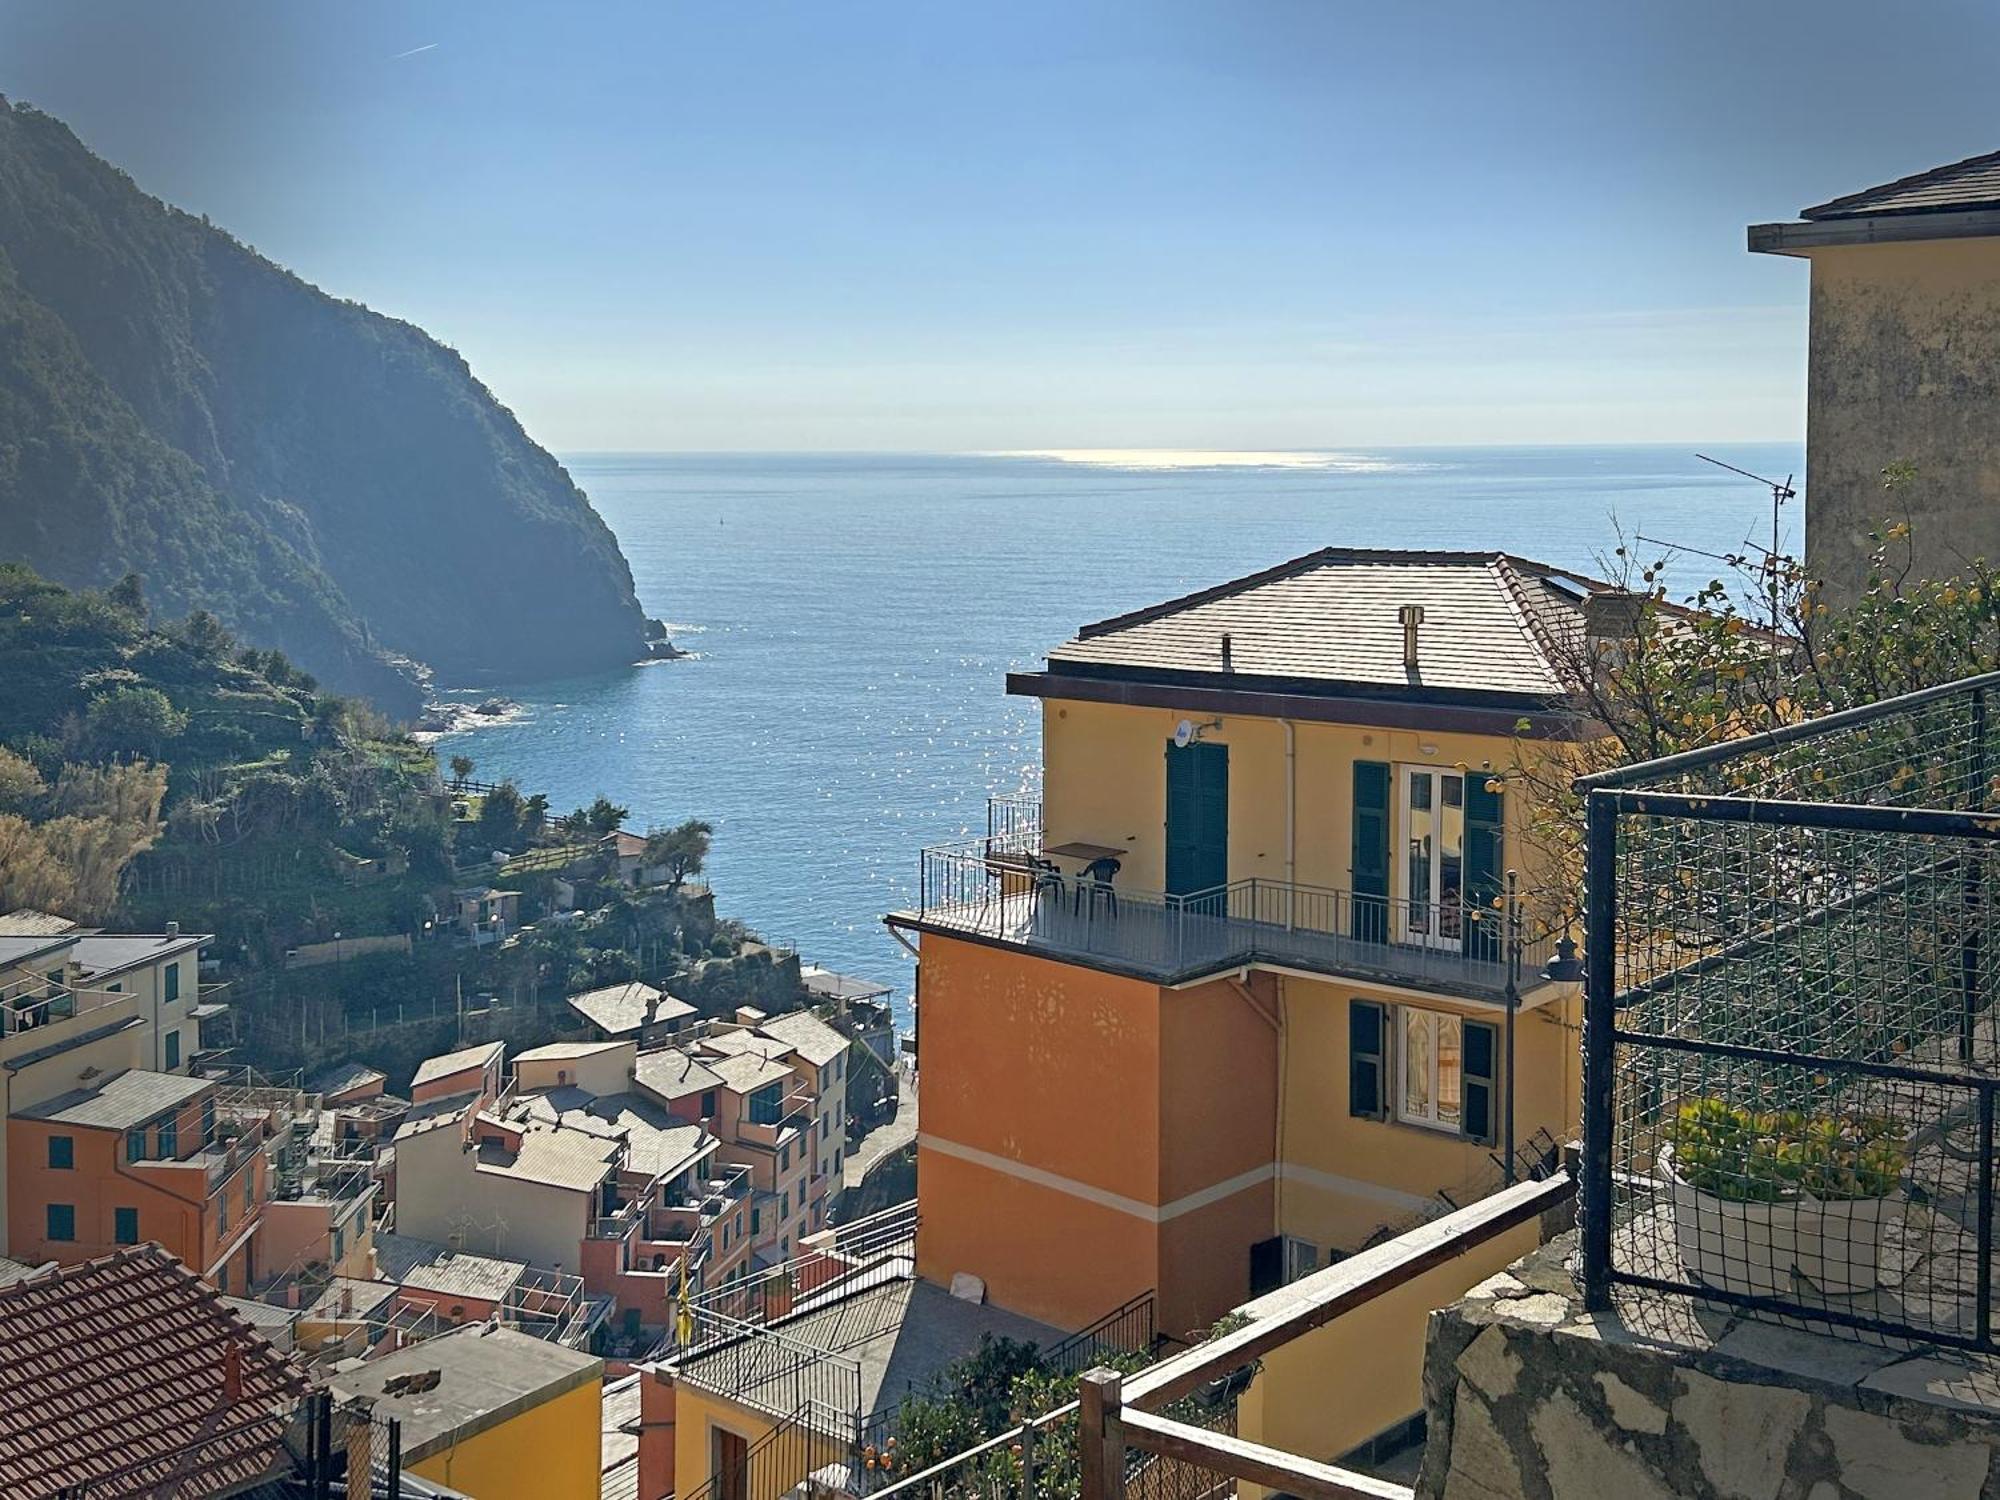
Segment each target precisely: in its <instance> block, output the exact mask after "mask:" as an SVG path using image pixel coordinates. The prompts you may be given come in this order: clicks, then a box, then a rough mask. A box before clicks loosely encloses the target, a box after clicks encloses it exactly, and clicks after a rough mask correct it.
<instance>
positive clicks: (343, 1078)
mask: <svg viewBox="0 0 2000 1500" xmlns="http://www.w3.org/2000/svg"><path fill="white" fill-rule="evenodd" d="M378 1079H379V1080H380V1081H381V1082H383V1083H387V1082H388V1081H389V1075H388V1074H386V1073H384V1072H383V1071H382V1070H381V1069H380V1068H371V1067H369V1066H368V1064H367V1063H365V1062H338V1063H335V1064H333V1066H331V1067H329V1068H322V1069H321V1070H320V1071H319V1072H318V1073H316V1074H314V1075H313V1080H312V1082H311V1083H309V1084H307V1085H306V1087H307V1088H309V1089H311V1090H312V1092H313V1093H315V1094H344V1093H346V1092H347V1091H348V1090H349V1089H351V1088H357V1087H359V1086H360V1085H362V1084H364V1083H373V1082H375V1081H376V1080H378Z"/></svg>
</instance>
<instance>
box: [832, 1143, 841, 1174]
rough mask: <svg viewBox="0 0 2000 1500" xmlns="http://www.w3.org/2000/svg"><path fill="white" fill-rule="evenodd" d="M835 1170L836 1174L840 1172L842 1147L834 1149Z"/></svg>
mask: <svg viewBox="0 0 2000 1500" xmlns="http://www.w3.org/2000/svg"><path fill="white" fill-rule="evenodd" d="M833 1170H834V1171H836V1172H838V1171H839V1170H840V1147H838V1146H835V1147H834V1148H833Z"/></svg>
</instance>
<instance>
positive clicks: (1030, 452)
mask: <svg viewBox="0 0 2000 1500" xmlns="http://www.w3.org/2000/svg"><path fill="white" fill-rule="evenodd" d="M981 457H985V458H1041V459H1049V460H1053V461H1054V462H1056V463H1065V464H1081V465H1084V466H1086V467H1089V468H1094V469H1330V470H1335V471H1338V472H1341V473H1348V474H1367V473H1379V472H1382V471H1384V470H1388V469H1393V468H1396V467H1398V465H1396V464H1394V463H1392V462H1390V461H1389V460H1388V459H1383V458H1371V457H1369V456H1367V455H1365V454H1360V453H1307V452H1279V451H1254V452H1253V451H1248V450H1244V449H1234V448H1040V449H1025V450H1017V451H1014V452H1006V453H989V454H982V455H981Z"/></svg>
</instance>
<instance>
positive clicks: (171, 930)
mask: <svg viewBox="0 0 2000 1500" xmlns="http://www.w3.org/2000/svg"><path fill="white" fill-rule="evenodd" d="M180 935H181V924H180V923H178V922H169V923H167V936H168V937H179V936H180Z"/></svg>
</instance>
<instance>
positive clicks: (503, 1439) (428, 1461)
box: [410, 1380, 604, 1500]
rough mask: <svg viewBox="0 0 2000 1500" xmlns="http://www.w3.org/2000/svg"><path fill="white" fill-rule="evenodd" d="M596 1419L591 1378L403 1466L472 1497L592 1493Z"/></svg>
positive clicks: (598, 1401)
mask: <svg viewBox="0 0 2000 1500" xmlns="http://www.w3.org/2000/svg"><path fill="white" fill-rule="evenodd" d="M603 1421H604V1387H603V1386H602V1385H601V1384H599V1383H598V1382H597V1381H595V1380H592V1381H588V1382H586V1383H584V1384H583V1385H580V1386H578V1387H576V1388H575V1389H574V1390H571V1391H565V1392H564V1393H563V1394H562V1395H560V1396H558V1397H556V1399H555V1400H553V1401H545V1402H543V1403H542V1404H541V1405H540V1406H535V1407H531V1408H529V1409H528V1410H527V1411H524V1412H522V1413H521V1414H520V1415H519V1416H515V1417H509V1418H508V1419H507V1420H506V1421H504V1422H501V1423H500V1424H498V1425H497V1426H494V1427H490V1428H488V1429H487V1430H486V1431H484V1432H481V1433H476V1434H474V1435H473V1436H472V1437H469V1438H467V1439H466V1440H465V1441H463V1442H461V1443H457V1444H455V1445H454V1446H452V1447H450V1448H448V1449H446V1450H445V1451H443V1452H442V1453H433V1454H431V1455H430V1456H429V1457H428V1458H425V1459H423V1460H421V1461H419V1462H417V1463H414V1464H412V1465H410V1469H411V1472H413V1473H416V1474H420V1475H422V1476H423V1477H424V1478H426V1479H435V1480H436V1481H437V1482H438V1483H439V1484H448V1485H450V1486H451V1487H452V1488H453V1489H457V1490H463V1491H464V1492H465V1493H466V1494H468V1495H470V1496H472V1497H473V1500H597V1497H598V1495H599V1494H600V1493H601V1488H602V1469H601V1467H600V1465H601V1463H602V1459H603V1447H602V1443H603Z"/></svg>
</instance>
